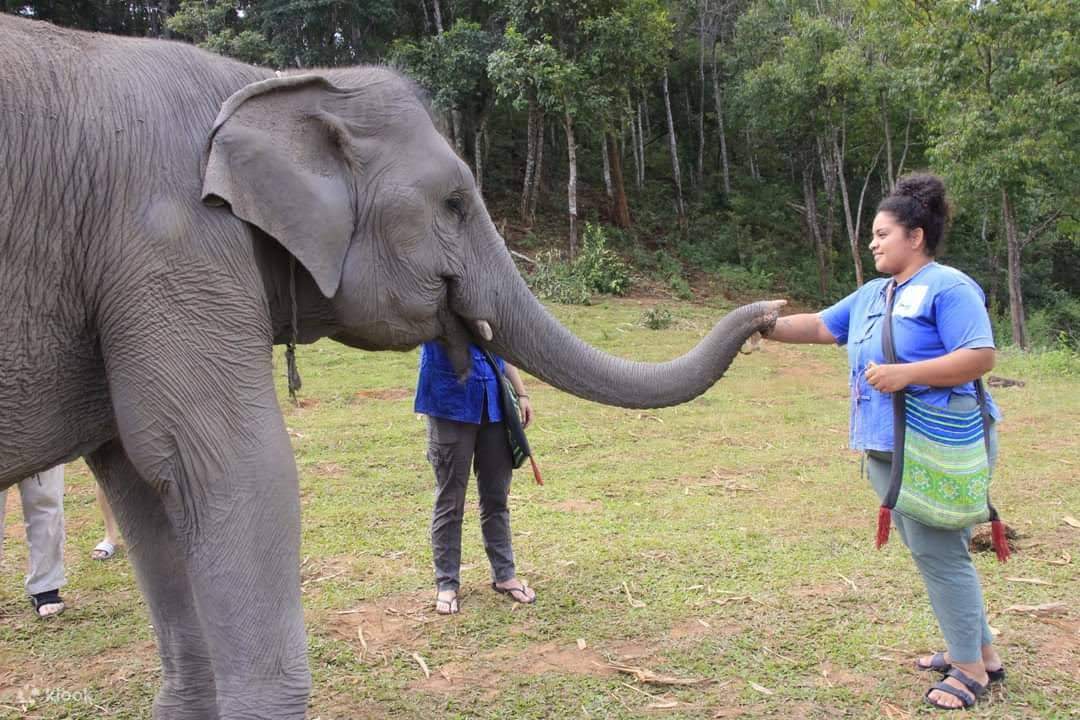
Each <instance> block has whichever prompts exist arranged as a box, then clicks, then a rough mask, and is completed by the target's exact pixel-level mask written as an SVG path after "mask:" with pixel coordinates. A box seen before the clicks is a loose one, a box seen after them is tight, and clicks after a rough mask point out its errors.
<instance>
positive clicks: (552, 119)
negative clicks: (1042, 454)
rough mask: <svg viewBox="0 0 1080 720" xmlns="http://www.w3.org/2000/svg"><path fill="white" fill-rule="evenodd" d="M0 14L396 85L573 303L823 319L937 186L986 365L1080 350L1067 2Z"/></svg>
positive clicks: (379, 5)
mask: <svg viewBox="0 0 1080 720" xmlns="http://www.w3.org/2000/svg"><path fill="white" fill-rule="evenodd" d="M0 3H2V8H3V9H4V10H5V11H7V12H12V13H16V14H20V15H23V16H27V17H34V18H39V19H43V20H48V21H51V22H54V23H57V24H59V25H64V26H68V27H76V28H81V29H85V30H95V31H100V32H108V33H117V34H124V35H135V36H147V37H161V38H170V39H174V40H181V41H186V42H192V43H197V44H198V45H200V46H201V47H204V48H206V49H208V50H211V51H214V52H217V53H220V54H223V55H228V56H231V57H234V58H237V59H240V60H243V61H245V62H249V63H253V64H258V65H263V66H267V67H273V68H281V69H284V68H290V69H294V68H307V67H315V66H336V65H352V64H357V63H387V64H391V65H394V66H396V67H399V68H402V69H403V70H405V71H406V72H407V73H408V74H409V75H411V76H412V77H413V78H415V79H416V80H417V81H418V82H419V83H420V84H421V85H422V86H423V87H424V88H425V89H426V90H427V91H428V93H429V94H430V97H431V101H432V107H433V110H434V112H435V114H436V115H437V117H438V119H439V121H440V125H441V127H442V129H443V131H444V133H445V134H446V135H447V137H448V138H449V139H450V141H451V142H452V143H453V144H454V145H455V147H456V148H457V150H458V152H459V153H460V155H461V156H462V157H463V158H465V159H466V161H467V162H468V163H469V164H470V166H471V167H472V168H473V169H474V173H475V175H476V178H477V181H478V183H480V185H481V187H482V190H483V193H484V196H485V199H486V201H487V203H488V206H489V209H490V210H491V214H492V217H493V219H494V220H495V222H496V225H497V226H498V227H499V228H500V230H501V231H502V232H503V234H504V236H505V237H506V238H507V241H508V244H509V245H510V247H511V248H512V249H513V250H515V252H516V255H517V257H519V258H520V259H521V261H522V269H523V271H524V272H525V274H526V275H527V277H529V279H530V280H531V283H532V285H533V288H534V290H536V291H537V293H538V294H540V295H541V296H544V297H546V298H547V299H550V300H554V301H559V302H577V303H587V302H588V301H589V297H590V295H591V294H592V293H594V292H610V293H615V294H621V293H625V292H627V291H628V290H629V289H630V288H631V286H632V284H634V283H639V284H643V285H646V286H647V287H648V288H649V289H651V290H653V291H655V290H660V291H661V292H664V293H670V294H672V295H674V296H676V297H679V298H681V299H690V298H692V297H693V296H694V295H695V293H696V292H708V291H710V290H711V291H715V292H722V293H724V294H725V295H727V296H729V297H735V298H743V297H752V296H754V297H761V296H764V295H774V296H783V297H789V298H792V299H794V300H796V301H797V302H798V303H799V304H802V305H805V306H807V307H820V306H823V305H824V304H827V303H830V302H832V301H835V300H837V299H839V298H840V297H842V296H844V295H845V294H847V293H849V292H851V291H852V290H853V289H854V288H855V287H856V286H857V285H859V284H861V283H862V282H864V281H865V280H867V279H870V278H872V277H873V276H874V270H873V264H872V260H871V258H870V256H869V250H868V249H867V244H868V242H869V228H870V223H871V221H872V219H873V212H874V208H875V206H876V204H877V202H878V200H879V199H880V198H881V197H882V196H883V195H884V194H886V193H888V191H889V190H890V188H891V187H892V186H893V184H894V183H895V181H896V179H897V177H899V176H900V175H902V174H904V173H906V172H910V171H913V170H930V171H933V172H937V173H940V174H941V175H943V176H944V178H945V180H946V184H947V186H948V188H949V190H950V193H951V196H952V198H953V200H954V202H955V205H956V208H957V212H956V214H955V217H954V221H953V226H952V229H951V231H950V233H949V236H948V239H947V241H946V246H945V251H944V253H943V254H942V257H941V259H942V261H943V262H946V263H948V264H951V265H954V266H956V267H959V268H961V269H962V270H964V271H965V272H968V273H969V274H971V275H972V276H973V277H975V278H976V280H978V281H979V282H980V284H981V285H982V286H983V288H984V289H985V290H986V292H987V296H988V301H989V306H990V312H991V316H992V318H993V319H994V324H995V334H996V337H997V340H998V343H999V344H1001V345H1005V344H1012V345H1015V346H1018V347H1020V348H1030V347H1044V348H1045V347H1050V348H1054V349H1055V350H1059V351H1064V352H1066V353H1068V354H1070V355H1074V354H1075V353H1077V352H1080V152H1078V149H1080V80H1078V78H1080V72H1078V71H1080V32H1078V31H1080V13H1077V12H1076V7H1075V4H1073V3H1072V2H1071V0H999V1H997V2H994V1H992V0H973V1H972V0H969V1H966V2H964V1H959V0H895V1H892V2H886V1H880V0H879V1H873V0H870V1H866V2H855V1H853V0H231V1H223V0H157V1H156V2H154V1H150V2H137V1H135V0H67V1H63V0H43V1H41V2H19V1H18V0H0ZM652 320H654V321H657V322H662V321H663V317H657V316H654V317H653V318H652Z"/></svg>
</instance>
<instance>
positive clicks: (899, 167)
mask: <svg viewBox="0 0 1080 720" xmlns="http://www.w3.org/2000/svg"><path fill="white" fill-rule="evenodd" d="M911 113H912V110H911V108H908V111H907V125H905V126H904V150H903V151H902V152H901V153H900V162H898V163H896V177H900V176H901V175H903V174H904V162H905V161H906V160H907V153H908V148H909V147H911Z"/></svg>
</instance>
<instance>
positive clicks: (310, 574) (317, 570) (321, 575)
mask: <svg viewBox="0 0 1080 720" xmlns="http://www.w3.org/2000/svg"><path fill="white" fill-rule="evenodd" d="M354 560H355V558H354V557H353V556H351V555H331V556H328V557H321V558H316V557H311V556H310V555H309V556H308V557H305V558H304V559H303V560H302V561H301V562H300V590H301V592H305V591H307V590H309V589H311V588H312V587H318V586H319V585H320V584H322V583H324V582H326V581H328V580H333V579H334V578H340V577H348V576H351V575H353V574H354V569H353V568H354V566H353V562H354Z"/></svg>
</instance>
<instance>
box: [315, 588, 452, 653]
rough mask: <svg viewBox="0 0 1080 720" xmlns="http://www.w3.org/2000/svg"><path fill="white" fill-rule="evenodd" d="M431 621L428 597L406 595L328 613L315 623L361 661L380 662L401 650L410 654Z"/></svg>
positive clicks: (427, 594) (433, 616)
mask: <svg viewBox="0 0 1080 720" xmlns="http://www.w3.org/2000/svg"><path fill="white" fill-rule="evenodd" d="M435 619H436V618H435V614H434V609H433V607H432V603H431V597H430V594H429V593H423V594H421V593H409V594H405V595H396V596H391V597H388V598H381V599H379V600H375V601H373V602H365V603H360V605H358V606H356V607H354V608H349V609H348V610H342V611H334V612H330V613H328V614H327V615H325V616H324V617H323V618H322V619H321V620H320V621H318V622H319V624H320V625H322V626H323V627H324V628H325V629H326V630H328V631H329V633H330V634H331V635H333V636H335V637H338V638H341V639H342V640H345V641H347V642H348V643H349V644H351V645H352V646H353V647H354V648H355V649H356V653H357V655H359V656H360V657H361V658H363V659H365V660H371V661H375V662H381V661H382V660H384V659H386V658H389V657H390V656H392V655H394V654H395V653H396V652H399V651H401V650H408V651H409V652H412V651H413V650H414V649H415V648H416V646H417V645H418V644H419V642H418V641H419V640H420V639H421V638H422V637H423V635H424V634H425V626H426V625H427V624H428V623H430V622H432V621H433V620H435Z"/></svg>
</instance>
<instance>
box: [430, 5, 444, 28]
mask: <svg viewBox="0 0 1080 720" xmlns="http://www.w3.org/2000/svg"><path fill="white" fill-rule="evenodd" d="M431 7H432V9H434V11H435V32H436V33H437V34H439V35H442V33H443V24H442V11H440V10H439V0H431Z"/></svg>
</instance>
